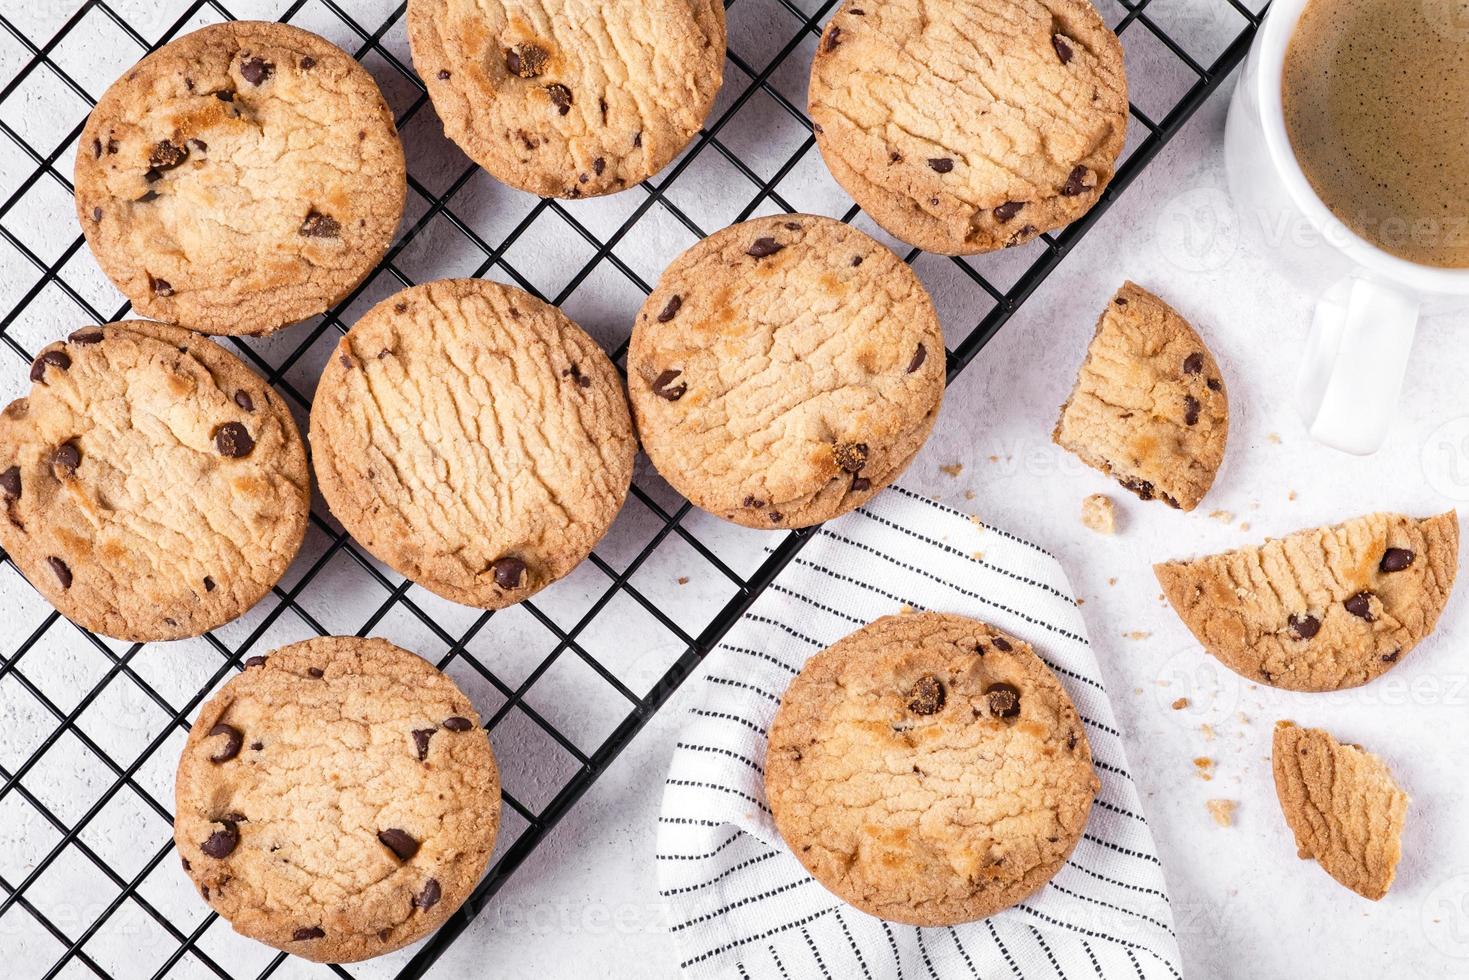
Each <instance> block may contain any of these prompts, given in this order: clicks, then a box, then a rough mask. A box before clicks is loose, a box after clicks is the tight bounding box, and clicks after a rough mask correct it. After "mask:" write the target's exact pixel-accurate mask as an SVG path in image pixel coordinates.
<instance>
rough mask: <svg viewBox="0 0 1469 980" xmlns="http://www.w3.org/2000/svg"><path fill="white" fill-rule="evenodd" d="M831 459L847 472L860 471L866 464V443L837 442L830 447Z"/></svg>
mask: <svg viewBox="0 0 1469 980" xmlns="http://www.w3.org/2000/svg"><path fill="white" fill-rule="evenodd" d="M831 455H832V459H834V460H836V464H837V465H838V466H840V467H841V468H842V469H844V470H846V471H847V472H848V473H860V472H862V467H864V466H866V465H867V443H865V442H839V443H837V444H836V445H834V446H832V448H831Z"/></svg>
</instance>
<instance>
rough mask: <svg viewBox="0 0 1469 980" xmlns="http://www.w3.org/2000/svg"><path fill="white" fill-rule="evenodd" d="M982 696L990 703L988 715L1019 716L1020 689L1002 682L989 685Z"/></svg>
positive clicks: (1001, 716)
mask: <svg viewBox="0 0 1469 980" xmlns="http://www.w3.org/2000/svg"><path fill="white" fill-rule="evenodd" d="M996 645H997V646H998V644H996ZM984 696H985V699H986V700H988V701H989V703H990V714H992V715H995V716H997V717H1000V718H1014V717H1015V716H1016V715H1018V714H1020V689H1019V688H1018V687H1016V686H1015V685H1014V684H1006V683H1005V682H1004V681H1000V682H999V683H998V684H991V685H990V686H989V687H987V688H985V689H984Z"/></svg>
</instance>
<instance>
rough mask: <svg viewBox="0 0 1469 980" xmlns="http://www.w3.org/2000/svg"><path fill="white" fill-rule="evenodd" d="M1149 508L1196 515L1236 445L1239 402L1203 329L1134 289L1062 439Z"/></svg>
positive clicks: (1057, 436)
mask: <svg viewBox="0 0 1469 980" xmlns="http://www.w3.org/2000/svg"><path fill="white" fill-rule="evenodd" d="M1052 438H1053V439H1054V440H1055V442H1056V444H1057V445H1058V446H1060V447H1061V448H1063V449H1066V450H1069V451H1070V452H1073V453H1075V454H1076V455H1077V456H1079V457H1081V460H1082V462H1084V463H1086V464H1087V465H1088V466H1092V467H1095V468H1096V469H1099V470H1101V471H1102V472H1103V473H1106V474H1108V475H1109V476H1112V477H1114V478H1116V480H1117V482H1118V483H1120V484H1122V486H1123V487H1125V488H1127V489H1128V490H1131V491H1132V492H1133V493H1135V494H1137V495H1138V496H1139V497H1140V498H1142V499H1143V500H1161V501H1163V502H1164V503H1166V504H1168V505H1169V506H1170V507H1174V508H1177V509H1180V510H1193V509H1194V508H1195V507H1197V506H1198V504H1199V501H1200V500H1202V499H1203V498H1204V495H1205V494H1206V493H1208V492H1209V488H1210V487H1211V486H1212V485H1213V484H1214V475H1215V474H1216V473H1217V472H1218V470H1219V464H1220V463H1221V462H1223V460H1224V447H1225V443H1226V442H1227V441H1228V439H1229V396H1228V393H1227V392H1226V390H1225V386H1224V380H1223V377H1222V375H1221V374H1220V373H1219V365H1218V364H1217V363H1216V362H1215V361H1214V355H1213V354H1211V353H1209V350H1208V348H1206V347H1205V346H1204V342H1203V340H1202V339H1200V337H1199V335H1198V333H1197V332H1195V330H1194V328H1193V327H1191V326H1189V324H1188V322H1187V321H1186V320H1184V319H1183V317H1181V316H1179V315H1178V314H1177V313H1176V312H1174V310H1173V309H1172V308H1171V307H1169V306H1168V304H1166V303H1164V302H1163V301H1162V300H1161V299H1159V298H1158V297H1156V296H1154V295H1153V294H1152V293H1150V292H1148V291H1147V290H1145V289H1143V288H1142V287H1140V286H1136V285H1134V284H1133V283H1130V282H1129V283H1126V284H1125V285H1124V286H1123V287H1122V288H1121V289H1120V290H1118V292H1117V295H1116V296H1114V297H1113V298H1112V302H1110V303H1109V304H1107V309H1106V312H1104V313H1103V314H1102V319H1101V321H1100V322H1099V323H1098V324H1097V331H1096V334H1095V336H1094V337H1093V338H1092V342H1091V346H1090V348H1089V349H1088V350H1087V356H1086V361H1085V362H1084V363H1083V364H1082V366H1081V373H1080V374H1079V375H1078V377H1077V379H1076V387H1075V388H1074V389H1073V390H1072V392H1071V397H1070V398H1069V399H1068V400H1067V402H1066V404H1065V405H1063V406H1062V407H1061V419H1060V421H1059V422H1057V423H1056V430H1055V432H1054V433H1053V434H1052Z"/></svg>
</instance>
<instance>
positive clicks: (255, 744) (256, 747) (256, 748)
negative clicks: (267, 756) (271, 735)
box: [250, 742, 265, 752]
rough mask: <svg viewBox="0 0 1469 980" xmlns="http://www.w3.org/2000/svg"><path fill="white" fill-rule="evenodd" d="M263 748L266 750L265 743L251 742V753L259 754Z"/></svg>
mask: <svg viewBox="0 0 1469 980" xmlns="http://www.w3.org/2000/svg"><path fill="white" fill-rule="evenodd" d="M263 748H265V743H264V742H251V743H250V751H251V752H259V751H260V750H261V749H263Z"/></svg>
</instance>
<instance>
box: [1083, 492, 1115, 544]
mask: <svg viewBox="0 0 1469 980" xmlns="http://www.w3.org/2000/svg"><path fill="white" fill-rule="evenodd" d="M1081 523H1082V525H1083V526H1084V527H1087V528H1090V529H1091V530H1093V531H1096V532H1097V533H1098V534H1116V533H1117V510H1116V508H1115V507H1114V506H1113V504H1112V498H1111V497H1109V496H1107V495H1106V494H1104V493H1094V494H1092V495H1091V496H1090V497H1087V498H1086V499H1085V500H1083V501H1082V502H1081Z"/></svg>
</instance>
